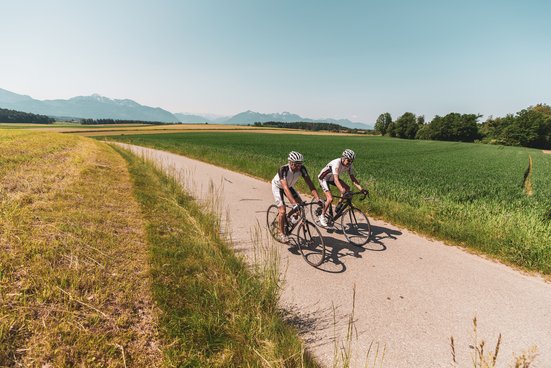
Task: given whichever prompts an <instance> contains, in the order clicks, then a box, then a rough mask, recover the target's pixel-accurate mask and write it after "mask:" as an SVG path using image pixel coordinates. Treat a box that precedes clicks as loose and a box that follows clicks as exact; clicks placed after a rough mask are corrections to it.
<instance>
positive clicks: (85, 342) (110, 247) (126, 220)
mask: <svg viewBox="0 0 551 368" xmlns="http://www.w3.org/2000/svg"><path fill="white" fill-rule="evenodd" d="M131 193H132V182H131V180H130V176H129V174H128V171H127V168H126V162H125V161H124V160H123V159H122V158H121V157H120V156H119V155H118V154H117V153H116V152H114V151H113V149H111V148H110V147H109V146H107V145H105V144H102V143H99V142H96V141H93V140H90V139H84V138H80V137H71V136H66V135H60V134H55V133H53V134H52V133H36V132H34V133H33V132H17V131H3V132H1V133H0V365H1V366H8V367H11V366H42V367H46V366H56V367H58V366H59V367H61V366H87V367H104V366H109V367H125V366H129V365H132V366H155V365H158V363H159V362H160V358H161V355H160V353H159V350H158V348H157V347H156V345H157V340H158V339H157V332H156V322H155V318H154V315H155V313H154V311H153V310H154V307H153V303H152V299H151V295H150V286H149V278H148V277H147V276H148V267H147V265H148V262H147V256H148V254H147V245H146V243H145V232H144V222H143V219H142V216H141V213H140V208H139V205H138V204H137V202H136V201H135V199H134V198H133V197H132V194H131Z"/></svg>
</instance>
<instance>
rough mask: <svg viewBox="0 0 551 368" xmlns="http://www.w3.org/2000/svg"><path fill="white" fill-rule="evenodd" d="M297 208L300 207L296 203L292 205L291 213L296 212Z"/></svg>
mask: <svg viewBox="0 0 551 368" xmlns="http://www.w3.org/2000/svg"><path fill="white" fill-rule="evenodd" d="M299 206H300V205H299V204H298V203H295V204H294V205H293V211H296V210H297V209H298V208H299Z"/></svg>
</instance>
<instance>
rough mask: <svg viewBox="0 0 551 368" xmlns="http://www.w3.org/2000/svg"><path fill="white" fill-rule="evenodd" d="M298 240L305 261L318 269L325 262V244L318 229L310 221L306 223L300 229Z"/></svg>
mask: <svg viewBox="0 0 551 368" xmlns="http://www.w3.org/2000/svg"><path fill="white" fill-rule="evenodd" d="M297 240H298V247H299V249H300V253H301V254H302V257H303V258H304V260H305V261H306V262H307V263H308V264H310V265H312V266H314V267H317V266H319V265H321V264H322V263H323V261H324V260H325V243H324V241H323V237H322V236H321V232H320V231H319V229H318V227H317V226H316V225H314V224H313V223H311V222H310V221H304V222H303V223H302V224H301V225H300V226H299V228H298V231H297Z"/></svg>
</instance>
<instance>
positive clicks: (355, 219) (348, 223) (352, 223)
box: [341, 207, 371, 246]
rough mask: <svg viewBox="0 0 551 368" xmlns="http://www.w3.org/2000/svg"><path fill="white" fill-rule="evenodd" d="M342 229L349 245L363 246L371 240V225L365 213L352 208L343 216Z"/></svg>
mask: <svg viewBox="0 0 551 368" xmlns="http://www.w3.org/2000/svg"><path fill="white" fill-rule="evenodd" d="M341 227H342V231H343V232H344V236H345V237H346V240H348V242H349V243H351V244H354V245H357V246H362V245H364V244H366V243H367V242H368V241H369V239H370V238H371V224H370V223H369V220H368V219H367V216H366V215H365V213H363V212H362V211H360V209H358V208H355V207H352V208H350V209H349V210H348V211H346V212H345V213H343V214H342V217H341Z"/></svg>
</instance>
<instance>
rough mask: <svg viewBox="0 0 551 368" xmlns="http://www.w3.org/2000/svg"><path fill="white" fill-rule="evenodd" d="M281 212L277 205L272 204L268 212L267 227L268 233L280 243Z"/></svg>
mask: <svg viewBox="0 0 551 368" xmlns="http://www.w3.org/2000/svg"><path fill="white" fill-rule="evenodd" d="M278 218H279V210H278V208H277V206H276V205H275V204H272V205H271V206H270V207H268V211H266V225H267V226H268V231H269V232H270V235H271V236H272V238H274V239H275V240H277V241H279V238H278V233H279V222H278Z"/></svg>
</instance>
